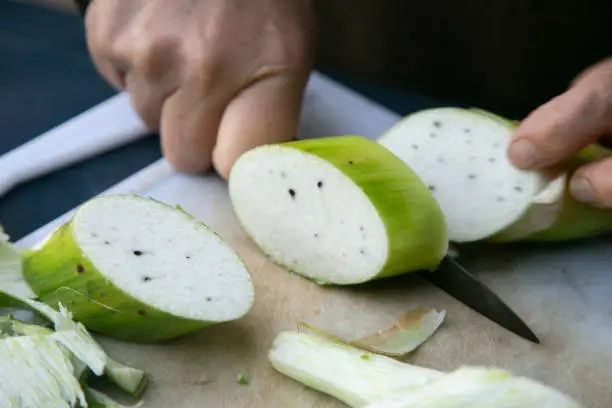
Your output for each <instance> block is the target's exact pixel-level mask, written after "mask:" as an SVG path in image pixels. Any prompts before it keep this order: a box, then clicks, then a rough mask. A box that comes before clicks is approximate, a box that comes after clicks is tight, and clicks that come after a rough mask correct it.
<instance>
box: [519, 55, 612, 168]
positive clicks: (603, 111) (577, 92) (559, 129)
mask: <svg viewBox="0 0 612 408" xmlns="http://www.w3.org/2000/svg"><path fill="white" fill-rule="evenodd" d="M611 130H612V59H611V60H606V61H602V62H601V63H599V64H597V65H594V66H593V67H591V68H589V69H588V70H587V71H585V72H584V73H583V74H581V75H580V76H579V77H578V78H577V79H576V80H575V81H574V82H573V83H572V86H571V87H570V88H569V89H568V90H567V91H566V92H565V93H563V94H561V95H559V96H557V97H555V98H553V99H552V100H550V101H549V102H547V103H545V104H544V105H542V106H540V107H539V108H538V109H536V110H535V111H533V112H532V113H531V114H530V115H529V116H528V117H527V118H526V119H525V120H524V121H523V122H522V123H521V124H520V125H519V127H518V129H517V131H516V133H515V136H514V139H513V141H512V144H511V145H510V148H509V152H508V155H509V158H510V161H511V162H512V163H513V164H514V165H515V166H517V167H519V168H522V169H539V168H543V167H547V166H551V165H554V164H556V163H558V162H560V161H562V160H565V159H567V158H568V157H570V156H572V155H573V154H575V153H576V152H577V151H578V150H580V149H582V148H583V147H585V146H587V145H588V144H590V143H593V142H595V141H596V140H597V139H599V138H600V137H601V136H603V135H604V134H605V133H606V132H609V131H611Z"/></svg>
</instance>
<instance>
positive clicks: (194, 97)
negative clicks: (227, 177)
mask: <svg viewBox="0 0 612 408" xmlns="http://www.w3.org/2000/svg"><path fill="white" fill-rule="evenodd" d="M196 89H198V88H195V87H189V86H184V87H182V88H181V89H179V90H178V91H176V92H175V93H174V94H172V95H171V96H170V97H168V98H167V99H166V101H165V102H164V104H163V108H162V112H161V132H160V133H161V145H162V152H163V154H164V157H165V158H166V159H167V160H168V161H169V162H170V163H171V164H172V165H173V166H174V168H175V169H176V170H177V171H179V172H183V173H199V172H204V171H207V170H209V169H210V166H211V153H212V150H213V148H214V146H215V142H216V140H217V131H218V129H219V124H220V123H221V117H222V115H223V111H224V110H225V107H226V106H227V103H228V102H229V97H222V96H217V95H214V94H211V95H202V94H201V93H200V92H197V91H196Z"/></svg>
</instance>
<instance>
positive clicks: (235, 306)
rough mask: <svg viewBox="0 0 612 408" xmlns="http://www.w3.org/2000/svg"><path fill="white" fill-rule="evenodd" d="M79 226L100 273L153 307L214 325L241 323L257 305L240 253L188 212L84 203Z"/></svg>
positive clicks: (134, 202)
mask: <svg viewBox="0 0 612 408" xmlns="http://www.w3.org/2000/svg"><path fill="white" fill-rule="evenodd" d="M72 228H73V234H74V239H75V242H76V244H77V245H78V246H79V247H80V249H81V250H82V251H83V253H84V254H85V255H86V256H87V257H88V259H89V260H90V261H91V263H92V265H93V266H94V267H95V268H96V269H97V270H98V272H99V273H100V274H101V275H103V276H104V277H105V278H107V279H108V280H110V281H111V282H112V283H113V284H114V285H115V286H117V287H118V288H119V289H121V290H123V291H124V292H126V293H127V294H128V295H130V296H132V297H133V298H135V299H137V300H139V301H141V302H143V303H145V304H147V305H150V306H152V307H154V308H157V309H159V310H161V311H164V312H167V313H170V314H172V315H175V316H180V317H184V318H190V319H196V320H202V321H209V322H223V321H228V320H233V319H236V318H239V317H241V316H243V315H244V314H246V313H247V311H248V310H249V309H250V307H251V304H252V302H253V298H254V289H253V285H252V281H251V276H250V274H249V272H248V271H247V269H246V267H245V266H244V264H243V262H242V261H241V260H240V258H239V257H238V255H237V254H236V253H235V252H233V251H232V250H231V249H230V248H229V247H228V245H227V244H226V243H224V242H223V241H222V240H221V238H220V237H219V236H218V235H217V234H215V233H214V232H213V231H211V230H209V229H208V228H207V227H206V226H205V225H204V224H202V223H201V222H199V221H198V220H196V219H194V218H193V217H191V216H189V215H188V214H186V213H184V212H182V211H180V210H177V209H174V208H171V207H169V206H167V205H165V204H162V203H159V202H156V201H154V200H150V199H145V198H140V197H133V196H106V197H100V198H96V199H94V200H91V201H90V202H88V203H86V204H84V205H83V206H82V207H81V208H80V209H79V210H78V211H77V212H76V214H75V216H74V219H73V221H72Z"/></svg>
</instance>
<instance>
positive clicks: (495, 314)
mask: <svg viewBox="0 0 612 408" xmlns="http://www.w3.org/2000/svg"><path fill="white" fill-rule="evenodd" d="M419 275H420V276H421V277H423V278H424V279H426V280H427V281H429V282H430V283H432V284H433V285H434V286H436V287H437V288H439V289H441V290H443V291H444V292H446V293H447V294H449V295H450V296H452V297H453V298H455V299H457V300H458V301H460V302H461V303H463V304H465V305H466V306H468V307H470V308H471V309H473V310H475V311H476V312H478V313H480V314H481V315H483V316H485V317H487V318H488V319H490V320H491V321H493V322H495V323H497V324H498V325H500V326H501V327H503V328H505V329H506V330H509V331H511V332H513V333H514V334H516V335H518V336H520V337H522V338H524V339H526V340H529V341H531V342H533V343H536V344H539V343H540V340H539V339H538V337H537V336H536V335H535V334H534V333H533V332H532V331H531V329H530V328H529V327H528V326H527V324H526V323H525V322H523V320H522V319H521V318H520V317H519V316H518V315H517V314H516V313H515V312H514V311H513V310H512V309H511V308H510V307H509V306H508V305H507V304H506V303H505V302H504V301H503V300H502V299H501V298H500V297H499V296H497V295H496V294H495V293H494V292H493V291H492V290H491V289H489V288H488V287H487V286H486V285H485V284H484V283H483V282H482V281H480V280H479V279H478V278H476V276H474V275H473V274H471V273H470V272H469V271H468V270H467V269H466V268H465V267H463V266H462V265H461V264H460V263H459V262H457V261H456V260H455V259H453V257H452V256H446V257H445V258H444V260H443V261H442V262H441V263H440V265H439V267H438V269H436V270H435V271H433V272H429V271H420V272H419Z"/></svg>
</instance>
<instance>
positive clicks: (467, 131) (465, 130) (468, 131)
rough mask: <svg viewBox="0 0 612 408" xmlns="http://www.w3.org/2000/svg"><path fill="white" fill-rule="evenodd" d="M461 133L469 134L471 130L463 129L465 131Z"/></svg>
mask: <svg viewBox="0 0 612 408" xmlns="http://www.w3.org/2000/svg"><path fill="white" fill-rule="evenodd" d="M463 131H464V132H465V133H470V132H471V131H472V129H470V128H465V129H463Z"/></svg>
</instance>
